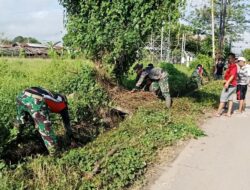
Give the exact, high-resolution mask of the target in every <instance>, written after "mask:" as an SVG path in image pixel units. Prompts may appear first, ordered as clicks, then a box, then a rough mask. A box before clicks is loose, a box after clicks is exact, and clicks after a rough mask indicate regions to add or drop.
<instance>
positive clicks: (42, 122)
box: [17, 91, 57, 154]
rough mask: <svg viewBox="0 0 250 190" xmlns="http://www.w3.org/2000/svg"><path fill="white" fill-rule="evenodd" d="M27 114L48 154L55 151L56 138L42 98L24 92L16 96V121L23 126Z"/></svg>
mask: <svg viewBox="0 0 250 190" xmlns="http://www.w3.org/2000/svg"><path fill="white" fill-rule="evenodd" d="M26 113H28V114H29V115H30V116H31V117H32V118H33V120H34V122H35V127H36V128H37V129H38V131H39V133H40V135H41V137H42V139H43V141H44V144H45V146H46V147H47V149H48V151H49V153H50V154H54V153H55V151H56V145H57V137H56V135H55V133H54V131H53V130H52V128H51V122H50V119H49V111H48V107H47V105H46V104H45V102H44V100H43V98H42V97H39V96H36V95H32V94H30V95H27V94H26V93H25V91H24V92H22V93H21V94H19V95H18V96H17V121H18V122H19V123H20V124H25V120H24V117H25V114H26Z"/></svg>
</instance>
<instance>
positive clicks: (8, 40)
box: [0, 33, 12, 44]
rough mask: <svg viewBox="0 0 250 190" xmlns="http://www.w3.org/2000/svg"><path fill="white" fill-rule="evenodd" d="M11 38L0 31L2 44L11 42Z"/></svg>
mask: <svg viewBox="0 0 250 190" xmlns="http://www.w3.org/2000/svg"><path fill="white" fill-rule="evenodd" d="M11 43H12V42H11V40H10V39H8V38H7V37H5V35H4V33H0V44H11Z"/></svg>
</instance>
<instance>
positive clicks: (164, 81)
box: [149, 76, 170, 99]
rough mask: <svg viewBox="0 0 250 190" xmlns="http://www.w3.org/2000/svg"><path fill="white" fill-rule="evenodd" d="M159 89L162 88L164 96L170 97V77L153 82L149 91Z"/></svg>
mask: <svg viewBox="0 0 250 190" xmlns="http://www.w3.org/2000/svg"><path fill="white" fill-rule="evenodd" d="M158 90H161V93H162V96H163V97H164V98H165V99H166V98H168V97H170V94H169V85H168V77H167V76H166V77H164V78H162V79H160V80H159V81H155V82H152V83H151V85H150V87H149V91H150V92H157V91H158Z"/></svg>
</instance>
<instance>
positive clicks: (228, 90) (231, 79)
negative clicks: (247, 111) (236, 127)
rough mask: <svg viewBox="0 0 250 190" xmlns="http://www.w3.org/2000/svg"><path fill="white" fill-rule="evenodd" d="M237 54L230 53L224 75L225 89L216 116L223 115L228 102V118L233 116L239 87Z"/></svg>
mask: <svg viewBox="0 0 250 190" xmlns="http://www.w3.org/2000/svg"><path fill="white" fill-rule="evenodd" d="M235 60H236V59H235V54H234V53H230V54H229V56H228V68H227V70H226V72H225V75H224V87H223V89H222V92H221V96H220V104H219V108H218V111H217V113H216V116H218V117H219V116H220V115H221V114H222V109H223V107H224V105H225V103H226V102H228V111H227V116H229V117H230V116H231V114H232V107H233V97H234V96H233V95H234V94H235V92H236V87H237V65H236V63H235Z"/></svg>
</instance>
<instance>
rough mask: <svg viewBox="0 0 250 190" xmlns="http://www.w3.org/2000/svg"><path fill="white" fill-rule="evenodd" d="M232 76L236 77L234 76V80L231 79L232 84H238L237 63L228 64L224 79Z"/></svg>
mask: <svg viewBox="0 0 250 190" xmlns="http://www.w3.org/2000/svg"><path fill="white" fill-rule="evenodd" d="M231 76H234V77H233V80H232V81H231V83H230V85H232V86H237V65H236V64H235V63H232V64H229V65H228V68H227V70H226V73H225V76H224V79H225V80H228V79H229V78H230V77H231Z"/></svg>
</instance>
